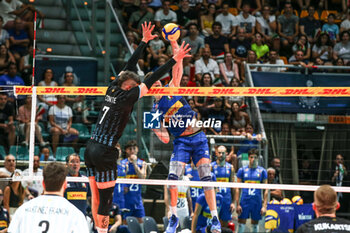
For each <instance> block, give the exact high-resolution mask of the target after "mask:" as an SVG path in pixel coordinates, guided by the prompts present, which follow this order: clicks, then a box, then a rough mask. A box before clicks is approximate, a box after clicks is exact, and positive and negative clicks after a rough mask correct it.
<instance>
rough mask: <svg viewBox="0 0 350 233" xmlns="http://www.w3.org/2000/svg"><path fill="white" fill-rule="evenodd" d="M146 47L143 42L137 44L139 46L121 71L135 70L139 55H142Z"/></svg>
mask: <svg viewBox="0 0 350 233" xmlns="http://www.w3.org/2000/svg"><path fill="white" fill-rule="evenodd" d="M146 47H147V44H146V43H145V42H143V41H141V43H140V44H139V46H138V47H137V48H136V50H135V51H134V52H133V54H132V55H131V57H130V59H129V61H128V63H127V64H126V66H125V67H124V69H123V70H131V71H133V70H136V64H137V62H138V61H139V59H140V57H141V55H142V54H143V51H144V49H145V48H146Z"/></svg>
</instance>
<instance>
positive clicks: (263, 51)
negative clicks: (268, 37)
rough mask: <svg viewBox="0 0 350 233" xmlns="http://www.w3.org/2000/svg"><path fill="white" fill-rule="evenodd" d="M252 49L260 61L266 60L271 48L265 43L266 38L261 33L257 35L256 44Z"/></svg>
mask: <svg viewBox="0 0 350 233" xmlns="http://www.w3.org/2000/svg"><path fill="white" fill-rule="evenodd" d="M251 49H252V50H253V51H254V52H255V53H256V56H257V59H258V60H261V61H263V60H265V58H266V57H267V54H268V52H269V50H270V49H269V46H268V45H267V44H265V43H264V38H263V36H262V34H261V33H260V32H257V33H255V43H254V44H252V47H251Z"/></svg>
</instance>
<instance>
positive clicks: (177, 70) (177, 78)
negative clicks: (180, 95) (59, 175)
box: [169, 41, 183, 87]
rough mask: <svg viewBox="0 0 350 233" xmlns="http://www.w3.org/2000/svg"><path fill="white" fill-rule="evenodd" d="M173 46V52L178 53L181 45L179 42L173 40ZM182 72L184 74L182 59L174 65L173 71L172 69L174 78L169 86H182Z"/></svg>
mask: <svg viewBox="0 0 350 233" xmlns="http://www.w3.org/2000/svg"><path fill="white" fill-rule="evenodd" d="M170 43H171V47H172V49H173V54H176V53H177V51H178V50H179V45H178V44H177V42H176V41H171V42H170ZM182 74H183V64H182V60H181V61H179V62H177V63H176V64H175V65H174V67H173V71H172V76H173V77H172V79H171V81H170V83H169V87H179V86H180V82H181V78H182Z"/></svg>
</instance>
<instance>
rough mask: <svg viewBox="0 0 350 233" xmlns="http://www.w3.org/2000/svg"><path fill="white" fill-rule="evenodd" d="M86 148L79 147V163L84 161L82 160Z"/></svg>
mask: <svg viewBox="0 0 350 233" xmlns="http://www.w3.org/2000/svg"><path fill="white" fill-rule="evenodd" d="M85 150H86V147H81V148H80V150H79V157H80V161H82V162H83V161H85V159H84V153H85Z"/></svg>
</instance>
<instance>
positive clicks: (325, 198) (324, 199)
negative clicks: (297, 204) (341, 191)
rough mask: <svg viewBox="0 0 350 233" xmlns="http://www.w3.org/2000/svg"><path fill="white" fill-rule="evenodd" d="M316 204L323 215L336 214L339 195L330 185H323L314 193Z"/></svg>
mask: <svg viewBox="0 0 350 233" xmlns="http://www.w3.org/2000/svg"><path fill="white" fill-rule="evenodd" d="M314 203H315V205H316V208H317V210H318V212H320V213H321V214H332V213H335V210H336V208H337V203H338V201H337V193H336V192H335V191H334V189H333V188H332V187H331V186H330V185H321V186H320V187H319V188H318V189H317V190H316V191H315V193H314Z"/></svg>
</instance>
